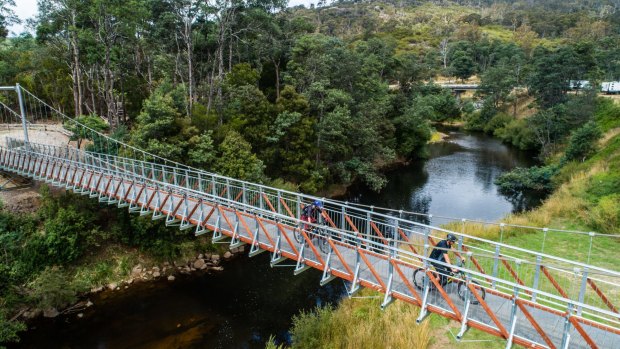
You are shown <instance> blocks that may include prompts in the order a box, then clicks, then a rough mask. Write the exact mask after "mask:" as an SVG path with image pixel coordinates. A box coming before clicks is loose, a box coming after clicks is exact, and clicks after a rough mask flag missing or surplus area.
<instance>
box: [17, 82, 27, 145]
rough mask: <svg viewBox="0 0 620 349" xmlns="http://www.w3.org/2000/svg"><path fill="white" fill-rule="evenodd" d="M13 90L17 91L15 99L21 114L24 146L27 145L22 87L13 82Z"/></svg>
mask: <svg viewBox="0 0 620 349" xmlns="http://www.w3.org/2000/svg"><path fill="white" fill-rule="evenodd" d="M15 91H16V92H17V99H18V101H19V112H20V113H21V115H22V127H23V128H24V141H25V142H26V147H28V146H29V145H28V143H29V142H30V141H29V140H28V122H27V120H26V107H25V106H24V97H23V96H22V87H21V86H19V84H15Z"/></svg>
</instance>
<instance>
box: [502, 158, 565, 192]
mask: <svg viewBox="0 0 620 349" xmlns="http://www.w3.org/2000/svg"><path fill="white" fill-rule="evenodd" d="M557 172H558V167H557V166H554V165H550V166H543V167H538V166H533V167H529V168H522V167H518V168H516V169H514V170H512V171H510V172H506V173H504V174H502V175H501V176H499V177H498V178H497V180H496V181H495V184H497V185H498V186H499V188H500V190H501V191H503V192H505V193H508V194H518V193H520V192H522V191H527V190H535V191H542V192H547V193H548V192H551V191H552V190H553V182H552V178H553V176H554V175H555V174H556V173H557Z"/></svg>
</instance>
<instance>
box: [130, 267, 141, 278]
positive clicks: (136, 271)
mask: <svg viewBox="0 0 620 349" xmlns="http://www.w3.org/2000/svg"><path fill="white" fill-rule="evenodd" d="M141 273H142V266H141V265H140V264H138V265H136V266H135V267H133V269H131V277H134V278H136V277H138V276H140V274H141Z"/></svg>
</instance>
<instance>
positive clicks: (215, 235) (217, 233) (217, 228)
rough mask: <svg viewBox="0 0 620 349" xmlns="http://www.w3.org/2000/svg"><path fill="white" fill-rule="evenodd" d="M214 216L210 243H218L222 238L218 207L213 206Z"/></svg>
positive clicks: (220, 214)
mask: <svg viewBox="0 0 620 349" xmlns="http://www.w3.org/2000/svg"><path fill="white" fill-rule="evenodd" d="M215 214H216V216H215V227H214V229H213V237H212V238H211V242H218V241H220V240H222V239H223V238H224V235H222V230H221V229H220V224H221V223H222V213H221V212H220V205H216V206H215Z"/></svg>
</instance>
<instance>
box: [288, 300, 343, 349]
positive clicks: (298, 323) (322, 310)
mask: <svg viewBox="0 0 620 349" xmlns="http://www.w3.org/2000/svg"><path fill="white" fill-rule="evenodd" d="M332 316H333V308H332V307H317V308H316V309H314V310H313V311H310V312H305V311H302V312H301V313H300V314H299V315H295V316H294V317H293V328H292V329H291V336H292V337H293V343H294V345H295V347H296V348H300V349H304V348H308V349H311V348H319V347H321V344H322V342H321V338H323V337H324V336H325V333H329V331H328V329H329V326H330V323H331V318H332Z"/></svg>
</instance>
